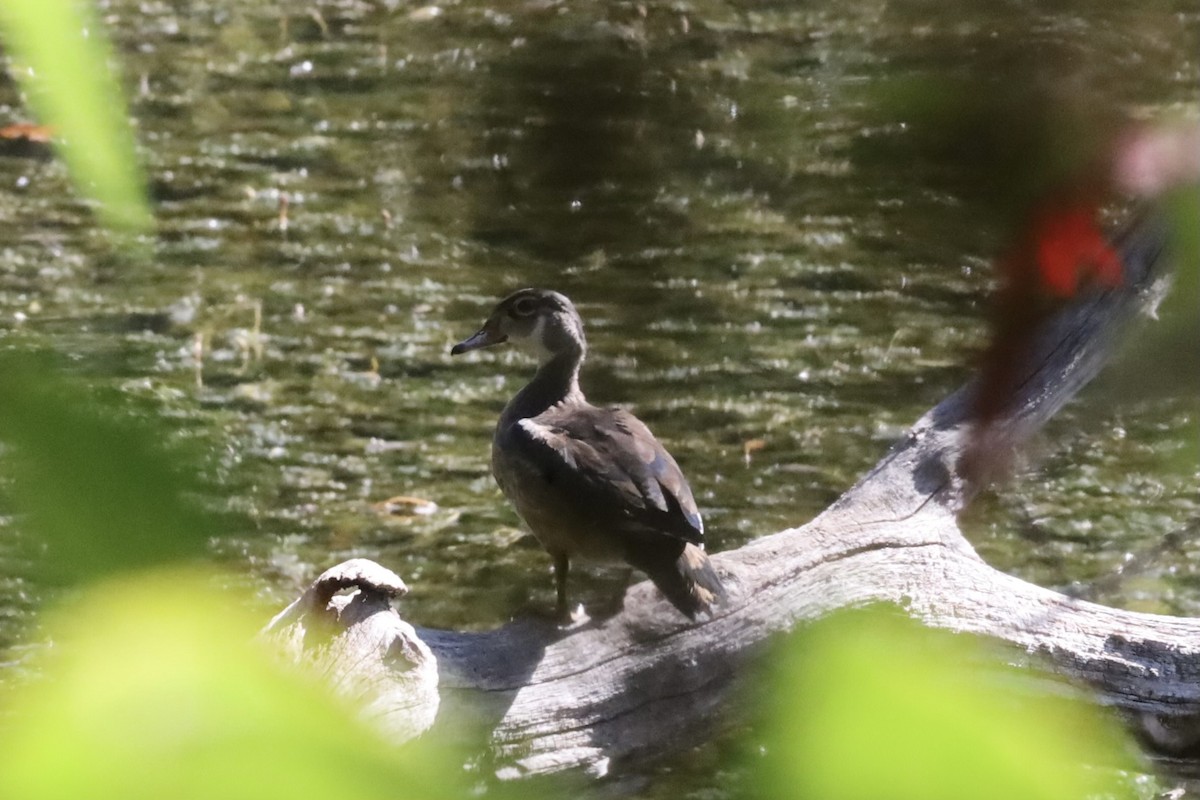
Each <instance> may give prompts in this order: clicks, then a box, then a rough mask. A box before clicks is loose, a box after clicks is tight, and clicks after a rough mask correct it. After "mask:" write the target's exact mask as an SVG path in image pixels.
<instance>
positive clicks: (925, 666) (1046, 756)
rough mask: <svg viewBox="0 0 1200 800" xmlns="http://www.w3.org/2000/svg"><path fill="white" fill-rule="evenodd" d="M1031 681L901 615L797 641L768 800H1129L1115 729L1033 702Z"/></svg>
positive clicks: (781, 688)
mask: <svg viewBox="0 0 1200 800" xmlns="http://www.w3.org/2000/svg"><path fill="white" fill-rule="evenodd" d="M981 669H982V670H985V672H984V673H982V674H981V672H980V670H981ZM1021 680H1022V674H1020V673H1018V672H1016V671H1015V670H1012V669H1009V668H1007V667H1005V666H1004V664H1003V662H1001V661H1000V660H999V659H998V658H996V657H995V654H994V653H992V652H990V651H989V650H987V649H985V648H983V647H982V646H981V645H980V643H979V642H978V641H977V640H975V639H972V638H970V637H967V636H965V635H960V636H954V635H951V634H947V633H944V632H936V631H931V630H928V629H926V628H923V627H921V626H919V625H918V624H916V623H915V622H912V621H911V620H908V619H907V618H904V617H902V616H900V615H899V614H888V613H884V612H882V611H879V610H872V611H867V612H852V613H845V614H840V615H836V616H834V617H831V618H829V619H827V620H825V621H822V622H819V623H817V624H815V625H813V626H812V627H811V628H809V629H807V630H805V631H804V632H803V633H802V634H800V635H798V636H796V637H794V639H793V640H792V641H791V642H789V644H788V647H787V649H786V654H785V655H784V657H783V658H782V663H781V664H780V668H779V670H778V672H777V674H776V677H775V680H774V682H773V683H772V684H771V689H770V692H771V693H770V695H769V698H770V699H769V706H770V714H771V721H770V723H769V728H768V739H767V741H768V745H767V748H768V753H767V756H766V764H765V766H766V769H765V770H764V773H763V775H764V778H763V780H764V782H765V786H764V789H765V791H764V792H763V793H762V794H763V796H765V797H775V798H793V797H795V798H813V799H814V800H838V799H839V798H848V799H849V798H854V800H860V799H861V798H887V799H888V800H908V799H909V798H911V800H939V798H946V800H962V798H965V797H970V798H973V799H974V800H989V799H991V798H994V799H995V800H1014V798H1021V799H1022V800H1037V798H1045V799H1046V800H1051V799H1053V800H1069V798H1085V797H1094V796H1096V795H1097V793H1098V792H1105V793H1106V794H1105V796H1106V797H1119V796H1122V794H1121V787H1120V786H1119V785H1114V781H1113V780H1112V775H1113V773H1112V772H1111V771H1109V772H1106V770H1105V769H1104V768H1113V767H1118V766H1120V767H1128V766H1129V765H1130V760H1131V759H1130V756H1129V754H1128V752H1127V749H1126V748H1125V746H1124V744H1123V737H1122V736H1121V734H1120V732H1119V731H1118V730H1117V728H1116V727H1115V725H1114V724H1113V723H1112V722H1111V721H1110V720H1109V719H1107V718H1106V717H1105V716H1104V715H1103V714H1101V713H1100V712H1099V711H1098V710H1096V709H1094V708H1092V707H1090V706H1087V705H1085V704H1083V703H1081V702H1073V701H1068V700H1066V699H1063V698H1060V697H1050V696H1047V695H1045V694H1038V695H1036V696H1035V695H1034V694H1033V693H1032V691H1031V690H1029V688H1028V687H1026V688H1025V690H1022V688H1021ZM1097 767H1099V768H1100V769H1096V768H1097Z"/></svg>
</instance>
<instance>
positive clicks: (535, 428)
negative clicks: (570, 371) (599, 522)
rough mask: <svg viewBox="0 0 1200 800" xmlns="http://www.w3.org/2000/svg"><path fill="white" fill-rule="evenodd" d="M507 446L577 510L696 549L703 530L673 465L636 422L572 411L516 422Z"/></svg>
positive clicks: (610, 412)
mask: <svg viewBox="0 0 1200 800" xmlns="http://www.w3.org/2000/svg"><path fill="white" fill-rule="evenodd" d="M512 434H513V438H514V440H515V441H513V444H514V445H516V446H518V447H520V448H521V449H522V450H524V451H526V455H527V457H528V458H530V459H532V460H535V461H537V462H538V463H540V464H542V465H544V467H545V469H547V470H549V471H550V474H548V475H547V477H548V478H550V479H553V480H555V481H556V482H559V483H560V484H561V485H562V487H563V490H564V491H571V492H574V493H575V496H576V497H578V499H579V502H580V503H587V504H588V505H589V506H591V507H593V508H596V509H597V510H598V513H606V514H612V515H614V516H618V517H620V518H621V519H622V520H625V521H627V522H628V523H629V524H630V525H631V526H633V527H637V528H642V529H645V530H646V532H658V533H662V534H666V535H669V536H672V537H675V538H679V539H683V540H685V541H689V542H693V543H695V544H701V543H702V541H703V534H704V523H703V521H702V520H701V518H700V512H699V511H698V510H697V508H696V501H695V499H694V498H693V497H692V490H691V488H690V487H689V486H688V483H687V479H686V478H684V476H683V472H682V471H681V470H680V469H679V465H678V464H676V463H675V459H673V458H672V457H671V454H670V453H668V452H667V451H666V450H665V449H664V448H663V446H662V445H661V444H659V442H658V440H657V439H655V438H654V435H653V434H652V433H650V429H649V428H647V427H646V426H645V424H644V423H642V421H641V420H639V419H638V418H637V417H635V416H633V415H632V414H630V413H629V412H627V411H622V410H619V409H601V408H589V409H579V408H575V409H572V410H571V412H570V413H569V414H566V413H564V414H555V413H553V412H548V413H545V414H541V415H539V416H538V417H534V418H527V419H522V420H520V421H519V422H518V423H516V424H515V425H514V426H513V430H512Z"/></svg>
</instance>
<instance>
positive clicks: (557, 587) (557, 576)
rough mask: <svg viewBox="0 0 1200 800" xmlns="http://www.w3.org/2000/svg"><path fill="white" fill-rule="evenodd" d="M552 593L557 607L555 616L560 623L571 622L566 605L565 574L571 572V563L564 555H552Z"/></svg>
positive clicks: (569, 611) (569, 612)
mask: <svg viewBox="0 0 1200 800" xmlns="http://www.w3.org/2000/svg"><path fill="white" fill-rule="evenodd" d="M553 555H554V592H555V596H556V598H557V605H556V606H555V608H554V612H555V614H556V615H557V616H558V619H559V621H560V622H570V621H571V609H570V607H569V606H568V605H567V573H569V572H570V570H571V561H570V559H568V558H567V555H566V553H554V554H553Z"/></svg>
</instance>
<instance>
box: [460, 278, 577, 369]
mask: <svg viewBox="0 0 1200 800" xmlns="http://www.w3.org/2000/svg"><path fill="white" fill-rule="evenodd" d="M504 342H511V343H512V344H514V345H516V346H517V347H519V348H521V349H522V350H524V351H526V352H527V353H530V354H531V355H533V356H534V357H535V358H537V360H538V363H539V364H545V363H546V362H547V361H550V360H551V359H553V358H554V357H555V356H558V355H562V354H569V355H574V356H576V357H578V358H582V357H583V353H584V350H585V349H586V347H587V345H586V342H585V340H584V338H583V320H581V319H580V318H579V312H578V311H576V310H575V306H574V305H573V304H572V303H571V301H570V300H569V299H567V297H566V295H562V294H559V293H558V292H552V291H550V290H549V289H519V290H517V291H515V292H513V293H512V294H510V295H509V296H508V297H506V298H504V299H503V300H501V301H500V302H499V303H498V304H497V305H496V308H495V309H493V310H492V313H491V314H490V315H489V316H488V318H487V321H486V322H484V323H483V327H482V328H480V329H479V332H478V333H476V334H475V335H474V336H472V337H470V338H468V339H464V340H463V341H461V342H459V343H458V344H456V345H454V347H452V348H450V355H452V356H456V355H458V354H460V353H467V352H470V351H471V350H478V349H479V348H481V347H491V346H492V345H496V344H503V343H504Z"/></svg>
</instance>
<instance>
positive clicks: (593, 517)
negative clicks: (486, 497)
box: [450, 289, 724, 619]
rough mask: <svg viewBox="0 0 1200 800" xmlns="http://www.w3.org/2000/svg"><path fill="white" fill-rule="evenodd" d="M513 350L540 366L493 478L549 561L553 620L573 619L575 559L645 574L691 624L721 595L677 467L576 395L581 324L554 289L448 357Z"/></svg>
mask: <svg viewBox="0 0 1200 800" xmlns="http://www.w3.org/2000/svg"><path fill="white" fill-rule="evenodd" d="M502 342H512V343H513V344H516V345H518V346H521V347H523V349H525V350H527V351H529V352H531V353H532V354H533V355H534V356H536V357H537V359H538V362H539V364H538V370H537V373H536V374H535V375H534V377H533V380H532V381H530V383H529V384H528V385H527V386H525V388H523V389H522V390H521V391H519V392H518V393H517V395H516V396H515V397H513V399H512V400H510V401H509V403H508V405H507V406H505V408H504V411H503V412H502V413H501V415H500V421H499V423H498V424H497V425H496V433H495V436H494V437H493V439H492V473H493V474H494V475H495V476H496V481H497V483H499V484H500V488H501V489H502V490H503V491H504V494H505V495H506V496H507V497H508V499H509V500H510V501H511V502H512V503H513V505H514V506H516V509H517V513H518V514H520V515H521V517H522V519H524V520H525V522H526V523H527V524H528V525H529V527H530V528H531V529H532V530H533V533H534V535H535V536H537V538H538V540H539V541H540V542H541V543H542V546H543V547H545V548H546V550H547V551H549V553H550V555H551V556H552V557H553V558H554V572H555V584H556V588H557V596H558V613H559V614H560V616H563V617H567V616H569V609H568V604H567V593H566V583H567V573H568V570H569V565H570V560H571V559H572V558H576V557H580V558H585V559H592V560H599V561H617V562H620V561H623V562H625V563H627V564H629V565H630V566H633V567H636V568H637V569H640V570H642V571H643V572H645V573H646V574H647V575H648V576H649V577H650V579H651V580H652V581H654V584H655V586H657V587H658V588H659V590H660V591H661V592H662V593H663V594H664V595H665V596H666V597H667V599H668V600H670V601H671V603H672V604H673V605H674V606H675V607H676V608H678V609H679V610H680V611H681V612H682V613H683V614H685V615H686V616H687V617H688V618H690V619H695V617H696V615H697V614H698V613H700V612H706V611H710V610H711V608H712V606H713V605H714V604H715V603H716V602H718V601H719V600H720V599H721V598H723V597H724V590H723V589H722V587H721V581H720V579H719V578H718V577H717V574H716V571H715V570H714V569H713V567H712V565H711V564H710V563H709V560H708V557H707V556H706V555H705V554H704V549H703V548H704V544H703V541H704V523H703V521H702V520H701V518H700V512H699V511H698V510H697V508H696V501H695V499H694V498H693V497H692V490H691V488H689V487H688V484H687V480H686V479H685V478H684V477H683V472H682V471H680V469H679V465H677V464H676V463H675V459H673V458H671V454H670V453H668V452H667V451H666V450H665V449H664V448H663V446H662V445H661V444H659V442H658V440H657V439H655V438H654V434H652V433H650V429H649V428H647V427H646V426H645V424H644V423H643V422H642V421H641V420H639V419H638V418H637V417H635V416H633V415H632V414H630V413H629V412H628V411H624V410H621V409H609V408H597V407H596V406H593V405H592V404H591V403H589V402H588V401H587V399H586V398H585V397H584V396H583V392H582V391H580V389H579V367H580V365H581V364H582V363H583V359H584V356H585V355H586V352H587V343H586V340H585V339H584V335H583V322H582V320H580V318H579V314H578V312H576V310H575V306H574V305H572V304H571V301H570V300H568V299H567V298H566V297H565V296H563V295H561V294H559V293H558V292H552V291H548V290H544V289H521V290H520V291H517V292H514V293H513V294H511V295H509V296H508V297H506V298H504V299H503V300H502V301H500V303H499V304H498V305H497V306H496V308H495V310H494V311H493V312H492V314H491V315H490V316H489V317H488V319H487V321H486V322H485V323H484V325H483V328H482V329H481V330H480V331H479V332H478V333H476V334H475V335H474V336H472V337H470V338H469V339H467V340H465V341H463V342H460V343H459V344H457V345H455V346H454V348H453V349H451V351H450V352H451V354H452V355H457V354H459V353H465V352H467V351H469V350H475V349H478V348H480V347H488V346H491V345H495V344H500V343H502Z"/></svg>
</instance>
